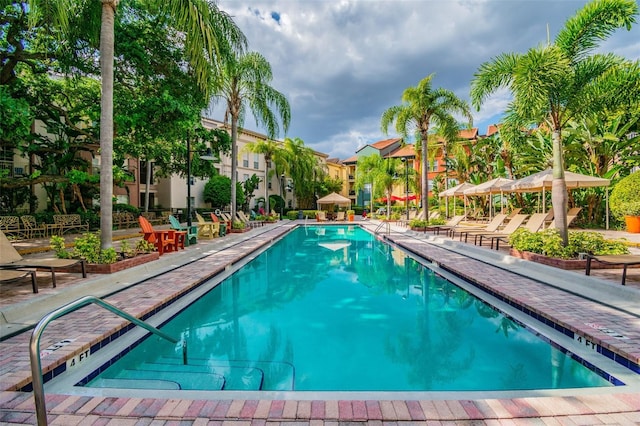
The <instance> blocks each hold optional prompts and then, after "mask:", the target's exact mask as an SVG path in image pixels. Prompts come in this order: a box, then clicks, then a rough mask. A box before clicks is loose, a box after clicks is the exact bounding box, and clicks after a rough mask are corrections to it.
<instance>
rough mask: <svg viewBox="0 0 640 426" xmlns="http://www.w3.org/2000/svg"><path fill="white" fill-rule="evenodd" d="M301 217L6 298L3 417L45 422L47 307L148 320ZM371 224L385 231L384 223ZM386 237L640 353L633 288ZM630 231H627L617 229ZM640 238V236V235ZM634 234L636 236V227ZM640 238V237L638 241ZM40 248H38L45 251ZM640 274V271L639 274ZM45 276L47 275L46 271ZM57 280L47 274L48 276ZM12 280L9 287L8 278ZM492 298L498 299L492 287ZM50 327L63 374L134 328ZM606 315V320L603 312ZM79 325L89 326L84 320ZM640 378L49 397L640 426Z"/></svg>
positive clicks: (170, 412) (293, 414)
mask: <svg viewBox="0 0 640 426" xmlns="http://www.w3.org/2000/svg"><path fill="white" fill-rule="evenodd" d="M291 225H293V223H291V222H280V223H279V224H276V225H268V226H265V227H262V228H256V229H254V230H252V231H250V232H248V233H245V234H233V235H229V236H226V237H224V238H220V239H216V240H212V241H207V240H202V241H200V242H199V243H198V244H197V245H194V246H191V247H189V248H188V249H187V250H184V251H181V252H178V253H172V254H167V255H164V256H162V257H161V258H160V260H158V261H155V262H153V264H152V265H149V264H148V265H146V266H145V265H141V266H139V267H136V268H132V269H131V270H128V271H124V272H121V273H118V274H113V275H110V276H97V275H91V276H89V277H87V278H86V279H80V278H78V276H77V274H66V276H65V277H64V278H63V279H61V280H60V284H59V286H58V288H56V289H53V288H50V287H48V286H46V284H45V283H41V289H42V290H41V293H40V294H38V295H34V294H29V292H30V285H29V284H28V283H25V284H24V285H21V287H24V288H25V289H26V292H25V294H23V295H17V294H16V295H13V296H11V297H9V298H8V299H5V298H4V296H3V298H2V305H0V309H1V311H2V319H1V322H0V331H1V333H2V335H3V336H6V335H9V334H10V335H13V337H10V338H8V339H5V340H3V341H2V342H0V354H1V355H0V389H1V390H2V391H1V392H0V424H34V423H35V417H34V404H33V395H32V394H31V393H30V392H19V391H17V389H19V388H20V387H22V386H24V385H26V384H28V383H29V382H30V371H29V368H28V355H27V347H28V340H29V333H25V332H21V331H22V330H24V329H25V328H28V327H29V326H31V325H32V324H33V323H34V322H35V321H37V320H39V319H40V318H41V316H42V315H44V313H47V312H50V311H51V310H52V309H55V308H56V307H59V306H61V304H63V303H66V302H67V301H70V300H74V299H76V298H78V297H80V296H82V295H85V294H93V295H99V296H104V297H105V299H106V300H107V301H109V302H110V303H114V304H116V305H117V306H120V307H122V308H124V309H126V310H127V311H128V312H130V313H132V314H133V315H136V316H138V317H141V316H143V315H145V314H146V313H149V312H151V311H153V310H154V309H156V308H157V307H158V306H161V305H162V304H163V303H166V301H167V300H170V299H171V298H172V297H175V296H174V295H175V294H180V293H182V292H185V291H188V290H189V289H190V288H192V287H193V286H197V285H198V283H199V282H201V281H202V280H204V279H207V277H209V276H212V275H214V274H216V273H218V272H220V271H224V270H225V269H226V268H227V266H228V265H230V264H231V263H233V262H235V261H238V260H239V259H241V258H243V257H244V256H246V255H247V254H250V253H252V252H254V251H255V250H257V249H258V248H259V247H260V246H261V245H262V244H268V243H269V242H270V241H272V240H273V239H275V238H278V237H279V236H280V235H281V234H282V233H284V232H286V231H287V230H288V228H289V227H290V226H291ZM362 225H364V226H366V227H368V228H369V229H375V227H376V225H377V223H376V222H369V221H367V222H363V223H362ZM391 231H392V232H391V233H390V234H389V235H388V236H386V237H385V238H387V239H389V240H390V241H393V242H394V243H395V244H397V245H399V246H401V247H403V248H404V249H406V250H409V251H412V252H414V253H416V254H417V255H419V256H421V257H423V258H425V259H428V260H429V259H433V260H434V261H436V262H437V263H438V265H437V266H436V267H437V268H440V269H441V270H442V271H443V273H449V272H455V273H456V274H459V276H463V277H465V278H467V279H469V280H470V281H472V282H474V284H475V285H477V286H481V287H485V288H487V289H488V290H490V291H491V292H492V294H494V295H495V297H501V298H503V299H507V300H511V301H513V303H514V304H515V305H518V306H526V307H527V309H529V310H530V311H532V312H535V313H536V314H535V315H536V316H537V317H539V318H543V317H548V318H551V319H553V320H554V321H556V322H557V323H558V324H562V327H567V328H571V329H572V330H574V332H575V333H580V334H581V335H585V336H588V337H589V338H590V339H591V342H596V343H597V344H598V346H599V347H600V346H601V347H603V348H607V350H610V351H613V353H620V354H624V356H626V357H628V358H629V359H631V360H633V361H634V362H635V363H636V365H637V363H638V362H640V290H639V289H638V288H634V286H627V287H622V286H620V285H619V283H616V282H615V281H614V280H611V281H605V280H602V279H599V278H597V277H585V276H584V271H577V272H567V271H560V270H556V269H555V268H549V267H544V266H542V265H538V264H533V263H531V262H526V261H521V260H517V259H514V258H511V257H510V256H507V255H506V254H505V253H504V252H496V251H492V250H489V249H487V248H486V247H485V248H480V247H475V246H473V245H470V244H462V243H458V242H455V241H452V240H450V239H447V238H441V237H434V236H432V235H426V234H418V233H414V232H412V231H407V230H406V229H405V228H396V227H395V226H392V229H391ZM616 235H619V234H616ZM638 237H640V235H639V236H638ZM629 238H630V239H632V238H633V239H635V236H634V235H630V236H629ZM638 242H640V238H638ZM34 255H36V254H34ZM631 274H633V275H636V271H633V272H630V276H631ZM45 275H46V274H42V273H39V274H38V278H39V279H40V277H41V276H43V277H45ZM45 279H46V277H45ZM3 287H4V286H3ZM492 297H493V296H492ZM69 317H70V318H69V319H68V320H67V319H66V317H65V318H61V319H60V320H57V321H56V322H55V323H52V324H51V325H50V327H49V328H47V336H48V337H46V338H45V339H44V340H43V342H42V344H41V347H46V346H47V345H49V344H53V343H55V342H56V341H57V339H59V337H60V336H65V337H71V338H73V339H75V340H74V342H73V344H71V345H69V346H68V347H65V350H64V353H62V352H59V353H58V352H56V353H55V354H54V355H52V356H48V357H47V358H45V359H44V362H43V368H44V371H53V370H54V369H55V368H56V367H57V366H59V365H61V364H64V362H65V359H67V358H69V357H73V356H77V355H78V354H79V353H81V352H82V351H85V350H87V349H88V348H89V347H91V346H93V345H95V344H96V342H100V341H101V340H102V339H103V338H104V337H105V336H109V335H110V333H112V331H110V330H113V329H119V328H121V327H122V326H123V321H120V320H117V321H114V320H113V318H112V317H111V316H109V315H105V313H104V312H102V311H99V310H96V309H90V308H83V309H82V310H81V311H79V312H77V313H73V314H69ZM594 318H596V319H597V320H596V321H592V320H593V319H594ZM587 322H588V323H593V322H597V323H600V324H604V325H606V326H607V327H609V328H611V329H615V330H616V331H620V332H621V333H622V334H623V335H624V336H625V337H626V339H624V340H619V339H615V338H611V336H609V335H607V334H606V333H604V332H602V329H594V328H593V327H590V326H589V325H588V323H587ZM79 324H80V325H79ZM639 395H640V387H638V386H630V387H619V388H607V389H606V390H605V389H595V390H590V391H585V390H576V391H571V390H565V391H563V392H548V391H538V392H533V393H529V394H525V393H517V395H516V394H514V395H513V396H511V397H510V396H509V395H507V394H503V395H500V396H498V395H491V396H489V395H487V396H484V397H483V396H482V395H479V394H475V395H474V396H471V395H466V396H465V397H462V398H460V397H454V396H453V395H451V394H439V395H431V396H430V397H422V398H420V397H419V398H416V397H410V396H409V395H407V394H402V393H396V394H385V395H384V396H383V397H382V398H378V399H372V398H368V397H363V396H362V395H359V396H357V397H355V398H354V397H349V395H345V394H344V393H343V394H339V395H335V396H334V397H329V396H327V395H324V394H323V395H319V394H313V393H312V394H307V395H304V394H300V393H293V394H291V395H280V397H278V395H276V396H275V397H274V398H269V399H266V398H264V399H263V398H260V397H258V398H256V397H249V398H248V397H246V396H244V395H242V394H237V396H236V397H231V399H229V398H228V397H225V398H216V399H198V398H195V399H186V398H185V399H180V398H176V396H177V395H175V394H174V395H172V396H160V395H158V396H156V397H148V396H140V397H135V396H133V397H132V396H128V397H124V396H106V395H105V396H79V395H60V394H48V395H47V408H48V410H49V421H50V424H61V425H73V424H83V425H104V424H109V425H129V424H131V425H136V424H154V425H173V424H188V425H190V424H194V425H200V424H202V425H222V424H224V425H250V424H251V425H252V424H256V425H266V424H269V425H277V424H286V425H297V424H310V425H313V424H335V425H338V424H363V423H368V424H379V425H382V424H451V425H453V424H469V425H471V424H473V425H494V424H495V425H498V424H500V425H502V424H545V425H547V424H548V425H556V424H620V425H624V424H629V425H632V424H640V396H639Z"/></svg>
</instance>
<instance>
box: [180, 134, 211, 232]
mask: <svg viewBox="0 0 640 426" xmlns="http://www.w3.org/2000/svg"><path fill="white" fill-rule="evenodd" d="M193 153H196V154H199V153H200V151H191V138H190V137H189V136H188V135H187V227H188V228H189V229H191V225H192V224H193V222H192V220H191V154H193ZM200 159H201V160H206V161H215V160H216V158H215V157H214V156H213V153H212V152H211V148H207V150H206V151H205V154H204V155H201V156H200Z"/></svg>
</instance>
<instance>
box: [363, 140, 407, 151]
mask: <svg viewBox="0 0 640 426" xmlns="http://www.w3.org/2000/svg"><path fill="white" fill-rule="evenodd" d="M401 140H402V139H401V138H393V139H385V140H383V141H378V142H375V143H372V144H370V145H371V146H372V147H374V148H375V149H384V148H386V147H388V146H389V145H391V144H394V143H396V142H398V141H401Z"/></svg>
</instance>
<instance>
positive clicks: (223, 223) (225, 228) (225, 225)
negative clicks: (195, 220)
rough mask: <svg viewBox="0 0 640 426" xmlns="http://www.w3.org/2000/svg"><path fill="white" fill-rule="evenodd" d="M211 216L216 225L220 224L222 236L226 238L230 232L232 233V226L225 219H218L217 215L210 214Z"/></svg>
mask: <svg viewBox="0 0 640 426" xmlns="http://www.w3.org/2000/svg"><path fill="white" fill-rule="evenodd" d="M209 214H210V215H211V221H212V222H214V223H218V224H219V226H220V236H221V237H224V236H225V235H227V233H228V232H231V226H229V224H228V223H227V221H226V220H224V218H220V217H218V216H217V215H216V214H215V213H213V212H211V213H209Z"/></svg>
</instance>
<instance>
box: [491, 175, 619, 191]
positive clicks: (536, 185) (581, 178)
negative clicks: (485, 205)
mask: <svg viewBox="0 0 640 426" xmlns="http://www.w3.org/2000/svg"><path fill="white" fill-rule="evenodd" d="M564 180H565V182H566V184H567V189H575V188H593V187H597V186H609V184H610V183H611V181H610V180H609V179H604V178H601V177H597V176H589V175H582V174H580V173H573V172H567V171H565V172H564ZM552 184H553V170H551V169H546V170H543V171H541V172H538V173H534V174H532V175H529V176H527V177H524V178H522V179H518V180H514V181H512V182H510V183H507V184H504V185H503V186H502V190H503V191H504V192H536V191H542V190H543V189H551V185H552Z"/></svg>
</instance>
